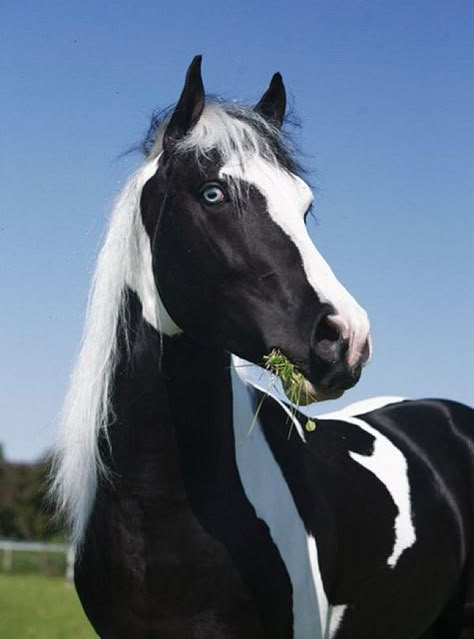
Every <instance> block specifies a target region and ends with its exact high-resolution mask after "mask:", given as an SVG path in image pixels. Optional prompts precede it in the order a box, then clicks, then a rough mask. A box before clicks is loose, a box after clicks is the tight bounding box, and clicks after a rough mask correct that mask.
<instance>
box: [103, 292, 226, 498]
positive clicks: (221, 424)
mask: <svg viewBox="0 0 474 639" xmlns="http://www.w3.org/2000/svg"><path fill="white" fill-rule="evenodd" d="M128 307H129V313H128V317H129V322H128V328H127V335H126V339H123V338H122V339H120V340H119V359H118V365H117V369H116V374H115V383H114V390H113V395H112V401H111V415H113V419H112V420H111V424H110V426H109V440H110V445H107V444H106V442H103V446H102V449H103V451H105V455H106V457H108V459H107V460H106V461H107V462H108V463H109V464H110V465H111V467H112V470H113V472H114V473H116V475H117V477H118V478H119V481H120V482H122V485H123V482H124V481H125V482H126V481H130V482H132V485H133V486H134V488H135V489H137V488H138V489H140V486H141V485H142V484H143V485H142V487H143V489H145V488H146V489H149V486H151V485H160V483H162V482H163V481H165V482H166V481H171V480H172V476H173V477H174V479H173V481H175V480H176V477H175V475H176V473H179V474H181V475H182V474H183V473H184V474H186V473H190V472H191V473H198V472H203V471H204V470H205V473H206V474H207V475H208V476H209V475H212V473H214V474H215V473H219V471H220V467H219V464H222V462H225V460H226V458H227V456H228V455H231V454H232V446H233V442H232V390H231V381H230V359H229V356H228V354H227V353H225V352H224V351H223V350H222V349H219V348H213V347H211V346H204V345H202V344H200V343H198V342H196V341H194V340H192V339H190V338H188V337H187V336H186V335H184V334H183V335H178V336H174V337H166V336H160V335H159V334H158V333H157V332H156V331H155V330H154V329H153V328H152V327H151V326H150V325H149V324H148V323H147V322H146V320H145V319H144V318H143V316H142V313H141V305H140V303H139V301H138V299H137V298H136V296H135V295H134V294H130V295H129V302H128ZM107 450H109V451H110V452H107ZM145 485H146V486H145Z"/></svg>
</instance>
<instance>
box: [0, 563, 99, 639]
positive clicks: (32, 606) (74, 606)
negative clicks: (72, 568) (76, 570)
mask: <svg viewBox="0 0 474 639" xmlns="http://www.w3.org/2000/svg"><path fill="white" fill-rule="evenodd" d="M0 637H1V638H2V639H93V638H94V637H97V635H96V634H95V633H94V632H93V631H92V629H91V626H90V625H89V623H88V621H87V619H86V617H85V616H84V613H83V612H82V608H81V606H80V604H79V601H78V599H77V595H76V592H75V590H74V587H73V586H71V585H68V584H67V583H66V581H65V580H64V578H62V577H39V576H36V575H6V574H0Z"/></svg>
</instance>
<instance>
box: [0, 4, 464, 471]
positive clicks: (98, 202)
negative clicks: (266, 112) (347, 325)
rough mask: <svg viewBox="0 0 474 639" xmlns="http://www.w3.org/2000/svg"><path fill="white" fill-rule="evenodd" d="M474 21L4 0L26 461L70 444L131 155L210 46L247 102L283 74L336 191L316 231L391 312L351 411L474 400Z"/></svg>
mask: <svg viewBox="0 0 474 639" xmlns="http://www.w3.org/2000/svg"><path fill="white" fill-rule="evenodd" d="M473 18H474V4H473V3H472V2H470V1H469V0H454V1H451V2H449V3H448V2H440V1H438V0H426V1H425V0H417V1H416V2H415V1H411V2H407V1H405V0H400V1H398V2H393V1H392V0H379V1H377V2H374V1H367V0H333V1H331V2H329V0H328V1H326V2H322V1H319V0H313V1H312V2H298V1H294V2H291V3H289V2H280V1H274V2H271V3H270V2H260V3H257V2H251V1H249V0H239V2H237V3H222V2H219V3H218V2H215V1H206V2H200V3H192V2H188V1H187V0H185V1H184V2H179V3H172V2H161V3H160V2H156V1H155V2H148V1H142V2H140V3H137V2H131V1H121V2H111V1H110V0H108V1H107V0H104V1H101V2H97V1H94V2H92V1H91V0H81V2H76V1H70V2H67V3H66V2H58V1H53V0H47V1H46V2H42V3H40V2H36V1H35V2H32V1H31V0H25V2H22V3H17V2H13V1H11V0H7V1H6V2H4V3H3V5H2V21H1V26H0V68H1V76H2V83H1V85H0V93H1V95H0V98H1V100H0V112H1V118H0V183H1V189H0V216H1V217H0V286H1V300H2V305H1V308H2V330H1V331H0V353H1V358H0V362H1V363H0V441H2V442H3V443H4V445H5V449H6V453H7V456H8V457H9V458H10V459H17V460H29V459H34V458H36V457H37V456H39V455H40V454H41V452H42V451H44V450H45V449H46V447H47V446H49V445H50V444H51V442H52V439H53V435H54V432H55V428H56V416H57V413H58V412H59V409H60V406H61V401H62V397H63V395H64V392H65V388H66V385H67V379H68V375H69V371H70V369H71V366H72V363H73V360H74V356H75V354H76V352H77V348H78V343H79V339H80V335H81V329H82V322H83V317H84V310H85V304H86V299H87V292H88V288H89V280H90V276H91V273H92V270H93V265H94V258H95V255H96V252H97V249H98V247H99V245H100V241H101V238H102V233H103V229H104V223H105V219H106V216H107V213H108V212H109V211H110V208H111V205H112V202H113V199H114V196H115V195H116V194H117V192H118V191H119V189H120V187H121V185H122V184H123V182H124V180H125V179H126V177H127V175H128V174H129V173H130V172H131V171H132V170H133V168H134V167H135V166H137V164H138V163H139V161H140V157H139V156H138V155H137V154H135V155H133V154H132V155H128V156H126V157H124V158H123V157H120V156H121V154H122V153H123V152H124V151H126V150H127V149H128V148H129V147H130V146H132V145H133V144H135V143H137V142H138V141H140V139H141V137H142V135H143V133H144V132H145V131H146V129H147V126H148V122H149V116H150V114H151V112H152V111H153V109H155V108H156V107H163V106H167V105H168V104H170V103H172V102H174V101H175V100H176V99H177V97H178V95H179V91H180V88H181V85H182V81H183V75H184V72H185V70H186V67H187V65H188V64H189V62H190V60H191V59H192V57H193V56H194V55H195V54H196V53H202V54H203V56H204V61H203V74H204V78H205V84H206V89H207V90H208V91H209V92H211V93H219V94H222V95H224V96H226V97H229V98H237V99H241V100H246V101H250V102H252V101H255V100H256V99H258V97H259V95H260V94H261V92H262V91H263V90H264V88H265V87H266V85H267V83H268V81H269V80H270V77H271V75H272V73H273V72H275V71H277V70H278V71H280V72H281V73H282V74H283V77H284V80H285V82H286V85H287V88H288V91H289V93H290V96H291V102H292V104H293V106H294V109H295V111H296V113H297V115H298V116H299V117H300V119H301V122H302V128H301V130H300V131H298V132H297V134H296V138H297V141H298V143H299V144H300V146H301V148H302V149H303V151H304V152H305V154H306V158H305V164H306V165H307V166H308V167H309V168H310V169H311V170H312V173H311V179H312V182H313V184H315V185H316V186H317V189H318V192H317V197H316V206H317V217H318V224H317V225H315V224H314V223H311V234H312V236H313V238H314V240H315V243H316V245H317V246H318V248H319V249H320V251H321V252H322V253H323V255H324V256H325V257H326V259H327V260H328V261H329V263H330V264H331V265H332V266H333V268H334V270H335V272H336V274H337V275H338V276H339V278H340V279H341V280H342V281H343V283H344V284H345V285H346V287H347V288H348V289H349V290H350V291H351V292H352V293H353V294H354V295H355V296H356V297H357V299H358V300H359V301H360V302H361V304H363V305H364V306H365V307H366V308H367V309H368V311H369V314H370V316H371V320H372V326H373V340H374V357H373V360H372V362H371V364H370V366H369V367H368V368H367V369H366V370H365V374H364V376H363V379H362V380H361V382H360V383H359V385H358V386H357V387H356V388H355V389H354V390H352V391H350V392H349V393H347V394H346V396H345V399H344V403H346V402H348V401H355V400H357V399H362V398H364V397H368V396H372V395H378V394H402V395H406V396H410V397H422V396H425V397H426V396H431V397H433V396H443V397H449V398H452V399H458V400H461V401H465V402H468V403H473V400H474V393H473V378H474V376H473V373H472V362H473V358H474V323H473V317H474V296H473V290H474V275H473V270H474V268H473V258H472V255H473V244H474V221H473V217H474V216H473V201H474V198H473V196H474V193H473V190H474V188H473V184H474V179H473V178H474V175H473V173H474V170H473V169H474V166H473V165H474V162H473V160H474V157H473V151H472V149H473V148H474V144H473V143H474V123H473V115H472V114H473V113H474V109H473V107H474V104H473V102H474V99H473V98H474V91H473V83H472V72H473V57H474V55H473V54H474V51H473V48H474V45H473V40H474V39H473V37H472V34H473V32H474V31H473V27H474V20H473ZM339 404H340V402H339ZM336 405H338V404H336V403H327V404H326V405H323V406H322V407H321V410H322V412H327V411H328V410H331V409H332V408H334V407H335V406H336Z"/></svg>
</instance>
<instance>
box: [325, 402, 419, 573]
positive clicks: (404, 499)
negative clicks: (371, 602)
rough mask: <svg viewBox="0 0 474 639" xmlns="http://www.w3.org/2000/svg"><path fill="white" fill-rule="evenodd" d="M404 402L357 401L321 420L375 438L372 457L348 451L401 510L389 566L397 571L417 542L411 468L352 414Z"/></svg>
mask: <svg viewBox="0 0 474 639" xmlns="http://www.w3.org/2000/svg"><path fill="white" fill-rule="evenodd" d="M399 401H403V400H402V398H401V397H384V398H374V399H372V400H366V401H364V402H357V403H356V404H353V405H351V406H349V407H348V408H347V409H342V410H341V411H335V412H333V413H326V414H325V415H320V416H319V417H318V419H339V420H341V421H344V422H347V423H348V424H353V425H354V426H356V427H358V428H361V429H362V430H364V431H365V432H367V433H369V434H370V435H372V437H374V439H375V442H374V450H373V452H372V454H371V455H369V456H367V455H360V454H359V453H354V452H349V455H350V456H351V458H352V459H353V460H354V461H356V462H357V463H358V464H360V465H361V466H363V467H364V468H366V469H367V470H368V471H370V472H371V473H373V474H374V475H375V476H376V477H377V478H378V479H379V480H380V481H381V482H382V483H383V485H384V486H385V488H386V489H387V491H388V492H389V494H390V496H391V498H392V499H393V501H394V503H395V506H396V507H397V509H398V515H397V516H396V518H395V522H394V533H395V541H394V545H393V550H392V554H391V555H390V557H388V559H387V564H388V565H389V566H390V567H391V568H394V567H395V566H396V564H397V562H398V560H399V559H400V556H401V555H402V553H403V551H404V550H406V549H407V548H410V547H411V546H413V544H414V543H415V541H416V533H415V527H414V525H413V519H412V513H411V499H410V484H409V481H408V466H407V461H406V459H405V456H404V455H403V453H402V452H401V451H400V450H399V449H398V448H397V447H396V446H395V444H393V443H392V442H391V441H390V440H389V439H388V437H385V435H383V434H382V433H380V432H379V431H377V430H376V429H375V428H372V426H370V425H369V424H367V422H365V421H364V420H363V419H361V418H360V417H352V416H351V414H350V413H351V412H354V411H356V412H358V413H363V412H368V411H369V410H375V408H381V407H382V406H386V405H388V404H391V403H396V402H399Z"/></svg>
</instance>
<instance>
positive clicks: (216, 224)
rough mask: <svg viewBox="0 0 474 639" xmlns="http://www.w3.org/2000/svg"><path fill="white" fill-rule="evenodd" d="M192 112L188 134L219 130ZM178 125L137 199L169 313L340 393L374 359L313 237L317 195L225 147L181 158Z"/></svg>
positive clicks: (314, 391)
mask: <svg viewBox="0 0 474 639" xmlns="http://www.w3.org/2000/svg"><path fill="white" fill-rule="evenodd" d="M190 71H192V69H190ZM189 75H190V72H188V80H187V85H185V89H184V91H183V93H185V92H186V91H187V92H188V95H189V93H190V89H189V82H190V80H189ZM275 77H276V76H275ZM275 77H274V80H273V82H272V85H270V88H269V90H268V91H267V93H266V94H265V95H264V97H263V98H262V100H261V101H260V103H259V109H260V112H261V113H262V114H265V115H268V117H271V118H272V124H274V123H278V122H279V120H280V119H281V117H282V116H281V105H282V104H283V109H284V96H283V99H282V97H281V90H283V91H284V89H283V85H282V84H281V80H280V79H279V78H277V79H276V84H277V85H278V84H280V85H281V88H280V93H279V92H278V90H276V88H275ZM199 78H200V75H199ZM194 82H195V84H196V79H194ZM198 84H199V83H198ZM277 89H278V87H277ZM272 92H273V94H274V99H273V101H272V100H269V96H268V94H269V93H270V94H271V93H272ZM275 94H276V95H275ZM270 97H271V96H270ZM197 102H199V101H198V100H197V101H196V100H195V105H196V103H197ZM178 106H179V103H178ZM187 108H188V113H193V117H194V118H195V122H194V124H193V125H192V126H195V127H198V126H199V125H200V124H201V125H202V126H203V127H204V128H205V129H206V127H207V129H209V128H212V122H211V120H212V112H211V113H206V109H207V107H206V108H204V106H202V107H199V106H198V107H196V108H195V109H194V111H193V109H192V108H191V107H190V106H189V105H188V107H187ZM181 110H182V111H183V109H182V108H181ZM175 113H176V111H175ZM228 117H230V116H228ZM173 118H174V115H173V117H172V119H171V122H170V124H169V125H168V129H167V131H166V132H165V137H164V139H163V148H164V154H163V156H162V158H160V161H159V163H158V169H157V172H156V174H155V175H154V177H153V178H152V179H151V180H150V181H149V182H148V183H147V184H146V186H145V188H144V190H143V193H142V202H141V205H142V215H143V221H144V224H145V228H146V229H147V231H148V234H149V235H150V237H151V238H152V251H153V269H154V276H155V281H156V286H157V288H158V292H159V295H160V298H161V300H162V302H163V304H164V306H165V308H166V310H167V311H168V313H169V315H170V316H171V317H172V319H173V320H174V322H175V323H176V324H177V325H178V326H179V327H180V328H181V330H183V331H184V332H186V333H189V334H191V335H193V336H195V337H196V338H198V339H202V340H206V341H211V342H214V343H218V344H220V345H221V346H222V347H224V348H225V349H227V350H229V351H230V352H232V353H235V354H237V355H239V356H240V357H243V358H245V359H247V360H250V361H253V362H255V363H257V364H262V362H263V358H264V356H265V355H267V354H269V353H270V352H271V351H272V350H273V349H278V350H280V351H281V352H282V353H284V354H285V355H286V356H287V357H288V358H289V359H290V361H291V362H292V363H293V364H295V365H296V367H297V368H298V369H299V370H300V371H301V372H302V373H303V375H304V376H305V377H306V378H307V380H310V382H311V384H312V386H311V384H309V390H310V393H309V394H310V395H312V396H313V397H316V398H318V399H328V398H333V397H337V396H340V395H341V394H342V393H343V391H344V390H345V389H347V388H349V387H351V386H353V385H354V384H355V383H356V382H357V380H358V378H359V376H360V372H361V367H362V365H363V364H364V363H365V361H366V360H367V359H368V357H369V352H370V338H369V325H368V320H367V316H366V313H365V312H364V311H363V310H362V309H361V308H360V306H359V305H358V304H357V303H356V302H355V300H354V299H353V298H352V297H351V296H350V295H349V294H348V293H347V292H346V291H345V289H344V288H343V287H342V285H341V284H340V283H339V282H338V281H337V279H336V278H335V276H334V275H333V273H332V271H331V270H330V268H329V266H328V265H327V264H326V262H325V261H324V260H323V258H322V257H321V256H320V254H319V253H318V252H317V250H316V248H315V246H314V245H313V243H312V241H311V239H310V237H309V235H308V233H307V230H306V226H305V216H306V214H307V212H308V209H309V207H310V205H311V202H312V199H313V196H312V193H311V191H310V189H309V187H308V186H307V185H306V184H305V182H304V181H303V180H301V178H299V177H298V176H296V175H295V174H293V173H292V172H291V171H290V170H289V168H288V166H284V165H281V164H279V163H278V162H275V161H270V160H269V159H268V158H265V157H264V156H262V155H259V154H258V153H253V154H250V155H248V156H247V157H245V158H244V159H243V158H242V157H241V156H239V155H238V154H236V155H232V154H227V155H225V154H222V153H221V152H220V151H219V148H218V147H219V145H217V146H216V148H214V149H212V150H210V151H208V152H206V153H205V154H203V155H201V156H198V155H197V154H196V150H195V149H192V148H190V149H189V150H187V151H184V152H183V151H181V152H180V153H174V148H176V147H175V146H174V145H175V144H176V139H177V136H176V133H175V131H176V129H175V128H173ZM200 118H202V119H204V122H201V123H199V120H200ZM206 118H207V120H206ZM234 124H236V123H234ZM181 127H182V129H183V128H184V129H185V127H183V126H182V125H181ZM170 128H171V133H170ZM168 133H169V134H170V137H169V138H168V139H167V138H166V136H167V134H168ZM223 155H224V156H225V157H223ZM158 208H159V209H160V212H159V214H158V213H157V209H158Z"/></svg>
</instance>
